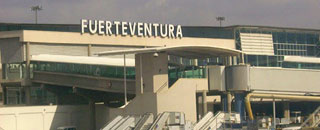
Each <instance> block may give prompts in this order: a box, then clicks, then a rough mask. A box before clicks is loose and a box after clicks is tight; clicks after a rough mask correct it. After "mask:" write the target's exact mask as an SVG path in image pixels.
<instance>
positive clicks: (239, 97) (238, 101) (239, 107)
mask: <svg viewBox="0 0 320 130" xmlns="http://www.w3.org/2000/svg"><path fill="white" fill-rule="evenodd" d="M244 97H245V94H244V93H235V94H234V98H235V105H236V106H235V108H236V112H238V113H240V119H241V122H242V121H244V116H245V115H244V110H245V106H244Z"/></svg>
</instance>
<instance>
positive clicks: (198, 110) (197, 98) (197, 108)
mask: <svg viewBox="0 0 320 130" xmlns="http://www.w3.org/2000/svg"><path fill="white" fill-rule="evenodd" d="M199 98H200V94H199V93H196V111H197V121H199V120H200V116H201V114H200V108H201V107H200V100H199Z"/></svg>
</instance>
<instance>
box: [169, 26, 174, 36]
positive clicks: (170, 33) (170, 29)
mask: <svg viewBox="0 0 320 130" xmlns="http://www.w3.org/2000/svg"><path fill="white" fill-rule="evenodd" d="M173 31H174V26H173V25H172V24H169V37H170V38H174V33H173Z"/></svg>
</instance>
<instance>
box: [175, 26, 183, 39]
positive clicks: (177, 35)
mask: <svg viewBox="0 0 320 130" xmlns="http://www.w3.org/2000/svg"><path fill="white" fill-rule="evenodd" d="M176 37H180V38H182V37H183V36H182V30H181V25H178V26H177V33H176Z"/></svg>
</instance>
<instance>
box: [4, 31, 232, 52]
mask: <svg viewBox="0 0 320 130" xmlns="http://www.w3.org/2000/svg"><path fill="white" fill-rule="evenodd" d="M12 37H19V38H20V41H21V42H36V43H63V44H65V43H68V44H100V45H125V46H177V45H210V46H217V47H224V48H230V49H235V42H234V40H233V39H218V38H193V37H183V38H176V39H172V38H160V37H137V36H120V35H119V36H115V35H112V36H104V35H97V34H95V35H91V34H80V32H57V31H32V30H23V31H4V32H0V38H12Z"/></svg>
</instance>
